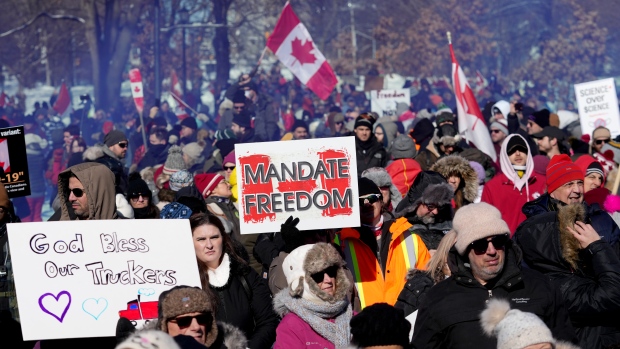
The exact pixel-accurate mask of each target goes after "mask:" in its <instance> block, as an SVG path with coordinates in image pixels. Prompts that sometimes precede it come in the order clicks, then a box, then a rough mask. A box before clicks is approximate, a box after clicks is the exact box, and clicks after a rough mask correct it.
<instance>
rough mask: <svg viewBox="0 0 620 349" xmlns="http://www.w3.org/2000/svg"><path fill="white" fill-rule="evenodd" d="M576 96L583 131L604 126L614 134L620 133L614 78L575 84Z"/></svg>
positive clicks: (590, 132) (586, 131)
mask: <svg viewBox="0 0 620 349" xmlns="http://www.w3.org/2000/svg"><path fill="white" fill-rule="evenodd" d="M575 96H576V97H577V105H578V107H579V120H580V122H581V133H582V134H589V135H592V131H594V129H595V128H597V127H599V126H604V127H607V128H608V129H609V131H611V135H612V136H614V137H615V136H618V135H620V110H618V97H617V95H616V85H615V83H614V79H613V78H609V79H602V80H597V81H590V82H584V83H582V84H575Z"/></svg>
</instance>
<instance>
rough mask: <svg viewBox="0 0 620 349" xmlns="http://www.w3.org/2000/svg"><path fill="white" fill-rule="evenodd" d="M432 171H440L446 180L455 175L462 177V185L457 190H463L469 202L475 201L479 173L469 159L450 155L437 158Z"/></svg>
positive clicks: (464, 196)
mask: <svg viewBox="0 0 620 349" xmlns="http://www.w3.org/2000/svg"><path fill="white" fill-rule="evenodd" d="M431 171H436V172H439V173H440V174H441V175H442V176H443V177H444V178H446V180H447V179H448V178H450V177H451V176H454V175H456V176H458V177H460V178H461V185H460V188H459V189H457V190H462V191H463V198H464V199H465V200H467V201H468V202H474V200H475V199H476V197H477V196H478V186H479V184H478V175H477V174H476V171H475V170H474V169H473V168H472V167H471V165H470V164H469V161H467V159H465V158H463V157H460V156H458V155H449V156H446V157H443V158H441V159H439V160H437V162H436V163H435V164H434V165H433V166H432V167H431Z"/></svg>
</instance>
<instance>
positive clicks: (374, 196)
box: [360, 194, 383, 206]
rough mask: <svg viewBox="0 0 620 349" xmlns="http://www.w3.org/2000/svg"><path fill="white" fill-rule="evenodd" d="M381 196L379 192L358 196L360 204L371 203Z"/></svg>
mask: <svg viewBox="0 0 620 349" xmlns="http://www.w3.org/2000/svg"><path fill="white" fill-rule="evenodd" d="M382 198H383V196H381V194H370V195H368V196H367V197H365V198H360V206H364V205H372V204H374V203H375V202H377V201H379V200H381V199H382Z"/></svg>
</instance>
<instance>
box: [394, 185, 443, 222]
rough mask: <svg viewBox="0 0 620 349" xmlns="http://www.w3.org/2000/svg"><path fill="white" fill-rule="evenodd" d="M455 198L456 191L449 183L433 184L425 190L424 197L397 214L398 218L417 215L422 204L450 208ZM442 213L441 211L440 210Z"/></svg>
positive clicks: (421, 196)
mask: <svg viewBox="0 0 620 349" xmlns="http://www.w3.org/2000/svg"><path fill="white" fill-rule="evenodd" d="M453 197H454V191H453V189H452V187H451V186H450V184H448V183H438V184H431V185H428V186H427V187H426V189H424V191H423V192H422V195H420V196H419V197H418V198H417V199H416V200H415V201H414V202H413V203H412V204H411V205H409V206H406V207H404V208H403V209H401V210H400V211H398V212H396V213H395V216H396V218H399V217H404V216H410V214H411V213H413V214H415V212H416V210H417V208H418V206H419V205H420V204H422V203H427V204H435V205H438V206H439V207H443V206H448V205H449V204H450V203H451V201H452V198H453ZM440 211H441V209H440Z"/></svg>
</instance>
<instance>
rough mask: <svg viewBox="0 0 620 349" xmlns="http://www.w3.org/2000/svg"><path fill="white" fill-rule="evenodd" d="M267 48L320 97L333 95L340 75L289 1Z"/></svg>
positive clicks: (323, 98)
mask: <svg viewBox="0 0 620 349" xmlns="http://www.w3.org/2000/svg"><path fill="white" fill-rule="evenodd" d="M267 47H268V48H269V49H270V50H271V52H273V53H274V54H275V55H276V56H277V57H278V59H279V60H280V62H282V63H283V64H284V65H285V66H286V67H287V68H288V69H290V70H291V71H292V72H293V74H295V76H296V77H297V79H299V81H301V83H302V84H304V85H306V86H308V88H309V89H310V90H312V92H314V93H316V95H317V96H319V98H321V99H322V100H325V99H327V97H329V95H330V94H331V92H332V90H333V89H334V87H335V86H336V83H337V82H338V80H337V79H336V75H335V74H334V71H333V70H332V67H331V66H330V65H329V63H328V62H327V60H326V59H325V56H323V54H322V53H321V51H319V49H318V48H316V47H315V46H314V42H313V41H312V38H311V37H310V33H308V30H307V29H306V26H304V25H303V23H301V22H300V21H299V18H298V17H297V15H296V14H295V12H293V8H292V7H291V4H290V3H288V2H287V3H286V5H284V9H283V10H282V14H281V15H280V18H279V19H278V23H276V27H275V29H274V30H273V33H271V35H270V36H269V40H268V41H267Z"/></svg>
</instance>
